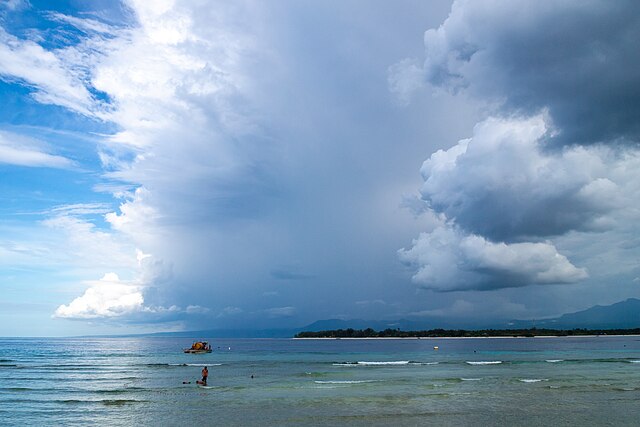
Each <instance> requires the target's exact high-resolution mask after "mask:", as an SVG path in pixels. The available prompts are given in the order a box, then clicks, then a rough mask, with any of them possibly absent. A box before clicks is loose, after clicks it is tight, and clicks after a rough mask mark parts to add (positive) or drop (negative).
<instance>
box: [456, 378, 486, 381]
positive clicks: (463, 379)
mask: <svg viewBox="0 0 640 427" xmlns="http://www.w3.org/2000/svg"><path fill="white" fill-rule="evenodd" d="M481 379H482V378H460V381H480V380H481Z"/></svg>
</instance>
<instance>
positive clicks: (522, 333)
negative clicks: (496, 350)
mask: <svg viewBox="0 0 640 427" xmlns="http://www.w3.org/2000/svg"><path fill="white" fill-rule="evenodd" d="M585 335H640V328H634V329H585V328H576V329H546V328H544V329H538V328H530V329H480V330H465V329H455V330H452V329H430V330H428V331H401V330H400V329H385V330H382V331H375V330H374V329H372V328H367V329H352V328H348V329H335V330H329V331H315V332H314V331H303V332H299V333H297V334H296V335H295V336H294V338H482V337H540V336H542V337H557V336H560V337H568V336H585Z"/></svg>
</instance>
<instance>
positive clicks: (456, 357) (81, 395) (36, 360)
mask: <svg viewBox="0 0 640 427" xmlns="http://www.w3.org/2000/svg"><path fill="white" fill-rule="evenodd" d="M197 338H198V339H207V337H197ZM208 341H209V342H210V343H211V344H212V347H213V350H214V351H213V352H212V353H210V354H185V353H183V352H182V349H183V348H186V347H189V346H190V345H191V343H192V342H193V340H192V339H190V338H175V337H145V338H138V337H135V338H28V339H27V338H0V425H11V426H13V425H15V426H26V425H34V426H49V425H52V426H58V425H62V426H73V425H104V426H133V425H135V426H139V425H142V426H145V425H149V426H158V425H160V426H164V425H166V426H180V425H187V426H208V425H221V426H369V427H370V426H592V425H593V426H626V425H629V426H638V425H640V337H637V336H623V337H621V336H597V337H565V338H556V337H547V338H477V339H476V338H467V339H360V340H358V339H308V340H307V339H215V338H211V339H208ZM203 366H207V367H208V369H209V382H208V386H207V387H206V388H204V387H201V386H198V385H197V384H196V383H195V381H196V380H197V379H199V378H200V371H201V369H202V367H203Z"/></svg>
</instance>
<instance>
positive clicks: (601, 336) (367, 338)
mask: <svg viewBox="0 0 640 427" xmlns="http://www.w3.org/2000/svg"><path fill="white" fill-rule="evenodd" d="M603 337H605V338H606V337H612V338H614V337H618V338H619V337H640V335H639V334H629V335H534V336H532V337H525V336H515V337H507V336H486V337H359V338H356V337H345V338H342V337H301V338H296V337H294V338H291V339H293V340H478V339H480V340H484V339H525V338H603Z"/></svg>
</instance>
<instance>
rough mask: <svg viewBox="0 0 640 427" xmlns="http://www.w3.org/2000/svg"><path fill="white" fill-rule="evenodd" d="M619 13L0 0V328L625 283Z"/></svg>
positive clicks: (619, 287)
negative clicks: (0, 203) (0, 199)
mask: <svg viewBox="0 0 640 427" xmlns="http://www.w3.org/2000/svg"><path fill="white" fill-rule="evenodd" d="M638 16H640V14H638V13H637V5H635V4H634V3H633V2H616V3H610V2H605V1H593V2H587V3H585V2H577V1H576V2H574V1H567V2H563V3H540V2H534V1H518V2H500V1H483V2H467V1H455V2H450V1H437V2H420V1H401V2H393V3H391V2H382V1H374V2H361V1H335V2H334V1H330V2H311V1H302V2H301V1H282V2H277V3H271V4H265V3H262V2H251V1H247V2H234V3H233V4H229V3H228V2H215V1H213V2H212V1H200V2H188V3H184V2H174V1H170V0H165V1H158V2H144V1H123V2H112V1H83V2H76V1H68V2H47V1H26V0H11V1H8V2H4V3H2V5H1V6H0V27H1V28H0V99H1V100H2V108H1V109H0V196H1V197H2V200H3V203H2V205H1V206H0V218H1V220H0V289H1V290H2V292H0V336H3V335H4V336H7V335H9V336H10V335H32V336H45V335H73V334H94V333H134V332H145V331H160V330H163V331H164V330H183V329H213V328H247V327H252V328H268V327H296V326H301V325H305V324H308V323H311V322H313V321H315V320H318V319H327V318H341V319H350V318H361V319H372V320H373V319H376V320H379V319H400V318H410V319H414V320H421V319H422V320H427V319H429V320H431V321H433V320H434V319H435V320H436V321H437V320H438V319H448V320H451V319H453V320H456V319H458V320H459V321H460V322H466V324H470V323H471V324H473V322H475V321H480V320H481V319H482V320H486V319H491V320H493V321H495V322H497V323H500V322H504V324H505V325H506V322H507V321H508V320H509V319H514V318H524V319H526V318H542V317H547V316H554V315H558V314H562V313H565V312H569V311H575V310H579V309H583V308H586V307H589V306H591V305H594V304H610V303H614V302H617V301H620V300H622V299H625V298H629V297H638V296H640V292H639V291H638V286H640V268H639V266H638V262H637V260H638V255H639V248H640V237H639V234H638V225H637V224H639V223H640V222H638V219H639V218H638V217H639V216H640V211H638V208H637V207H638V205H639V204H638V200H639V197H640V173H639V172H638V171H639V170H640V168H639V167H638V166H640V152H639V151H638V148H637V147H638V140H639V136H640V127H638V123H640V121H639V120H638V119H639V118H640V117H639V116H640V108H639V106H640V102H639V101H640V93H639V92H638V90H639V89H638V88H640V71H638V70H640V68H639V67H638V66H637V65H638V64H637V55H636V50H637V49H636V47H635V44H636V40H637V39H638V36H639V35H640V34H638V33H639V32H640V25H639V24H640V23H639V22H638V19H639V18H638Z"/></svg>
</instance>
